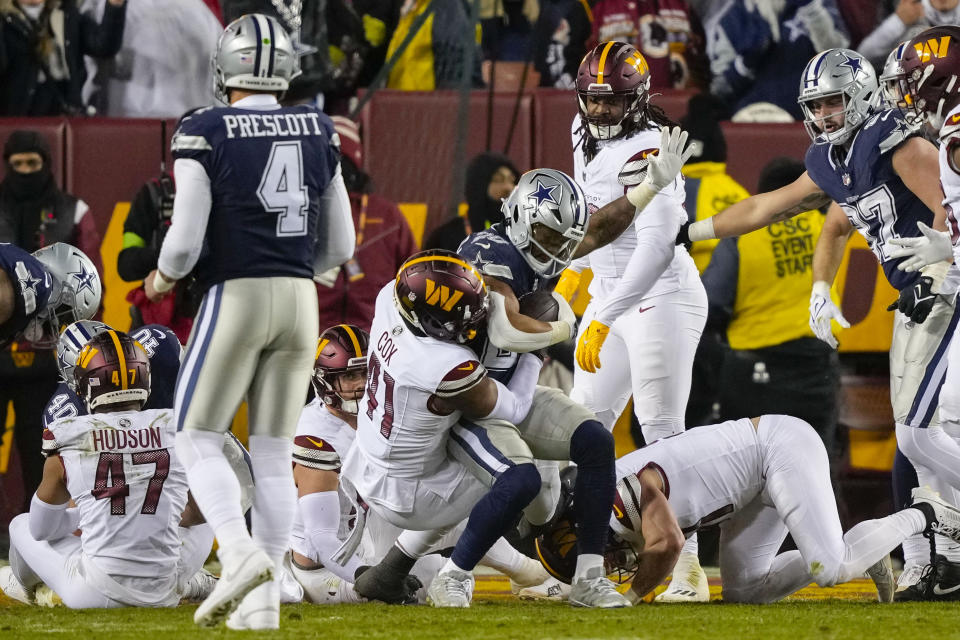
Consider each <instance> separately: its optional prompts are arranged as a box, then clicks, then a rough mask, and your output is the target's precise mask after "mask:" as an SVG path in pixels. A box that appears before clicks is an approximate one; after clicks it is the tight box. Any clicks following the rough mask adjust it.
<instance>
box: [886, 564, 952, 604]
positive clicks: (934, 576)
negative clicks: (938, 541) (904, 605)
mask: <svg viewBox="0 0 960 640" xmlns="http://www.w3.org/2000/svg"><path fill="white" fill-rule="evenodd" d="M904 573H906V572H904ZM894 600H895V601H896V602H920V601H924V602H953V601H957V600H960V564H957V563H955V562H950V561H949V560H947V558H945V557H944V556H942V555H940V554H937V555H936V557H935V560H934V563H933V565H927V566H926V567H923V569H922V571H921V573H920V577H919V579H918V580H917V582H916V583H914V584H912V585H910V586H909V587H907V588H905V589H903V590H898V591H897V593H896V594H895V596H894Z"/></svg>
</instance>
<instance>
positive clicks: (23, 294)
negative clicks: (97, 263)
mask: <svg viewBox="0 0 960 640" xmlns="http://www.w3.org/2000/svg"><path fill="white" fill-rule="evenodd" d="M100 293H101V286H100V275H99V274H98V273H97V269H96V267H94V266H93V263H92V262H91V261H90V259H89V258H88V257H87V256H85V255H84V254H83V252H82V251H80V250H79V249H77V248H76V247H73V246H71V245H69V244H65V243H63V242H57V243H55V244H52V245H50V246H48V247H44V248H43V249H40V250H38V251H36V252H34V253H33V254H29V253H27V252H26V251H24V250H23V249H20V248H19V247H17V246H15V245H12V244H6V243H0V346H6V345H8V344H9V343H10V342H12V341H14V340H26V341H28V342H30V343H32V344H33V345H34V346H35V347H38V348H51V347H53V346H54V345H55V344H56V343H57V338H58V337H59V336H60V329H61V327H63V326H64V325H68V324H70V323H71V322H76V321H77V320H86V319H89V318H92V317H93V315H94V314H95V313H96V312H97V309H98V308H99V306H100Z"/></svg>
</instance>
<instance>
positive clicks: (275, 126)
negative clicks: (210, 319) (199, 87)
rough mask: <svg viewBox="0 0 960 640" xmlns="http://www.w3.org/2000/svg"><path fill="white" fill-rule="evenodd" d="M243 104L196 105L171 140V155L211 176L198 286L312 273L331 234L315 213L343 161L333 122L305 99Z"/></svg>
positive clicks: (199, 261)
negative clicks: (318, 245)
mask: <svg viewBox="0 0 960 640" xmlns="http://www.w3.org/2000/svg"><path fill="white" fill-rule="evenodd" d="M252 99H254V98H247V100H252ZM248 106H250V107H252V108H238V107H210V108H206V109H200V110H199V111H196V112H194V113H193V114H191V115H190V116H188V117H186V118H184V119H183V121H182V122H181V123H180V126H179V128H178V129H177V132H176V133H175V134H174V137H173V140H172V142H171V148H172V151H173V157H174V159H175V160H179V159H190V160H195V161H197V162H199V163H200V164H201V165H202V166H203V168H204V170H205V171H206V174H207V176H208V177H209V179H210V193H211V195H212V198H213V203H212V208H211V210H210V217H209V220H208V222H207V228H206V235H205V237H204V242H203V250H202V252H201V254H200V257H199V259H198V261H197V265H196V275H197V279H198V281H199V284H200V286H201V289H200V290H201V291H206V289H208V288H209V287H210V286H211V285H214V284H217V283H220V282H223V281H225V280H232V279H235V278H250V277H253V278H263V277H271V276H294V277H303V278H312V277H313V259H314V248H315V243H316V242H317V241H320V242H324V241H325V240H326V238H327V237H328V235H329V234H327V233H326V232H325V231H324V225H326V224H327V221H326V220H320V215H319V214H320V197H321V196H322V195H323V193H324V191H325V190H326V189H327V186H328V185H329V184H330V182H331V180H332V179H333V177H334V175H335V174H336V172H337V168H338V166H339V162H340V153H339V138H338V137H337V135H336V133H335V132H334V129H333V123H332V122H331V120H330V119H329V118H328V117H327V116H326V115H325V114H323V113H322V112H321V111H319V110H318V109H316V108H315V107H311V106H307V105H301V106H296V107H281V106H280V105H278V104H276V102H271V103H263V104H261V103H253V104H250V105H248ZM318 225H320V228H319V230H318Z"/></svg>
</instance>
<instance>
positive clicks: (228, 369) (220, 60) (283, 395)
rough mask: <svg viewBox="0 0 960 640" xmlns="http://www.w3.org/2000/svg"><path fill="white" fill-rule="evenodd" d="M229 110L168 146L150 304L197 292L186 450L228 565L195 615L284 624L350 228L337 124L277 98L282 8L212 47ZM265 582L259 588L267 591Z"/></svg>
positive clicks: (246, 625) (182, 406)
mask: <svg viewBox="0 0 960 640" xmlns="http://www.w3.org/2000/svg"><path fill="white" fill-rule="evenodd" d="M214 68H215V73H214V76H215V81H216V87H215V89H216V94H217V96H218V98H220V99H221V100H223V101H224V102H228V103H229V106H226V107H210V108H206V109H200V110H198V111H195V112H194V113H192V114H191V115H190V116H188V117H186V118H184V119H183V121H182V122H181V124H180V126H179V128H178V129H177V132H176V134H175V135H174V138H173V141H172V143H171V144H172V149H173V156H174V176H175V178H176V183H177V194H176V198H175V200H174V204H173V219H172V223H171V225H170V229H169V231H168V232H167V235H166V237H165V238H164V242H163V246H162V248H161V250H160V257H159V260H158V269H157V271H155V272H153V273H151V274H150V275H148V277H147V279H146V281H145V291H146V294H147V296H148V298H150V299H151V300H153V301H156V300H159V299H160V298H161V297H162V296H163V295H165V294H167V293H169V292H170V290H171V289H172V288H173V286H174V284H175V282H176V281H177V280H179V279H181V278H183V277H185V276H186V275H187V274H188V273H191V272H192V273H194V274H195V275H196V278H197V284H198V287H199V290H200V291H202V292H204V293H203V301H202V303H201V305H200V309H199V311H198V313H197V318H196V321H195V323H194V325H193V329H192V331H191V334H190V340H189V343H188V345H187V351H186V354H185V356H184V362H183V366H182V368H181V370H180V375H179V376H178V378H177V386H176V393H175V399H174V412H175V414H176V417H177V424H178V428H179V431H178V433H177V445H178V451H179V453H180V455H181V457H182V459H183V461H184V466H185V467H186V469H187V475H188V477H189V479H190V487H191V489H192V493H193V495H194V497H195V498H196V501H197V504H198V505H199V506H200V509H201V511H202V512H203V514H204V516H205V517H206V519H207V522H209V523H210V525H211V526H212V527H213V529H214V531H215V532H216V536H217V540H218V542H219V544H220V549H219V556H220V559H221V562H222V565H223V573H222V575H221V579H220V581H219V582H218V583H217V587H216V588H215V589H214V591H213V593H212V594H211V595H210V597H209V598H207V599H206V600H205V601H204V602H203V604H202V605H201V606H200V607H199V608H198V609H197V611H196V614H195V616H194V620H195V621H196V622H197V623H198V624H201V625H207V626H212V625H216V624H218V623H219V622H221V621H223V620H225V619H227V618H228V617H229V616H230V614H231V613H232V612H233V611H234V610H235V609H237V608H238V607H239V608H240V613H239V614H238V615H237V616H233V617H230V620H231V621H232V622H231V623H230V625H231V627H232V628H243V629H275V628H277V627H278V626H279V620H280V612H279V611H280V610H279V605H280V589H279V584H278V583H277V582H276V581H275V580H274V576H275V572H276V571H277V570H279V568H280V567H281V565H282V561H283V557H284V555H285V553H286V551H287V549H288V548H289V544H290V529H291V526H292V525H293V517H294V514H295V513H296V509H297V503H296V491H295V487H294V483H293V471H292V468H291V465H290V455H291V449H292V446H293V436H294V433H295V431H296V425H297V418H298V416H299V415H300V411H301V409H302V408H303V398H304V397H305V395H306V392H307V389H308V387H309V384H310V371H311V368H312V365H313V359H312V357H311V356H312V355H313V351H314V346H315V341H316V339H317V336H318V335H319V327H318V313H317V293H316V287H315V285H314V282H313V276H314V274H319V273H323V272H324V271H326V270H327V269H330V268H332V267H334V266H337V265H340V264H342V263H343V262H345V261H346V260H347V259H348V258H349V257H350V256H351V255H352V254H353V250H354V245H355V243H356V238H355V234H354V229H353V220H352V217H351V213H350V199H349V197H348V195H347V191H346V188H345V187H344V184H343V178H342V176H341V174H340V164H339V152H338V148H339V142H338V137H337V134H336V132H335V131H334V127H333V123H332V122H331V121H330V119H329V118H328V117H327V116H326V115H324V114H323V113H322V112H320V111H319V110H318V109H317V108H315V107H313V106H308V105H300V106H292V107H281V106H280V104H279V103H278V98H279V97H280V96H281V95H282V94H283V92H284V91H286V90H287V88H288V86H289V83H290V81H291V80H293V78H295V77H296V76H297V75H298V74H299V69H298V62H297V54H296V52H295V51H294V47H293V43H292V42H291V40H290V38H289V36H288V35H287V33H286V32H285V31H284V30H283V28H282V27H281V26H280V23H279V22H278V21H277V20H276V19H275V18H273V17H268V16H264V15H261V14H248V15H245V16H242V17H241V18H238V19H237V20H235V21H234V22H232V23H230V24H229V25H228V26H227V28H226V29H225V30H224V32H223V35H221V37H220V41H219V43H218V45H217V51H216V53H215V56H214ZM245 397H246V398H247V399H248V402H249V416H250V420H249V422H250V433H251V436H250V451H251V454H252V464H253V471H254V473H253V476H254V479H255V488H254V492H255V498H254V508H253V517H252V536H251V533H250V532H248V530H247V526H246V522H245V521H244V518H243V512H242V509H241V505H240V490H239V489H240V488H239V486H238V484H237V481H236V478H235V476H234V474H233V473H231V471H230V465H229V463H228V461H227V460H226V459H225V458H224V455H223V453H222V450H221V447H222V440H223V438H222V434H223V433H225V432H226V431H227V430H228V429H229V428H230V424H231V421H232V419H233V416H234V414H235V413H236V411H237V409H238V408H239V406H240V403H241V401H242V400H243V399H244V398H245ZM260 585H264V586H262V587H261V588H257V587H259V586H260Z"/></svg>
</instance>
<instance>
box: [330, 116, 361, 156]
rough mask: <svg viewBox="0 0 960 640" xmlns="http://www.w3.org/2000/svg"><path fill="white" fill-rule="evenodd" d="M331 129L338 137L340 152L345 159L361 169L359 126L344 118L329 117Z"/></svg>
mask: <svg viewBox="0 0 960 640" xmlns="http://www.w3.org/2000/svg"><path fill="white" fill-rule="evenodd" d="M330 119H331V120H333V128H334V129H335V130H336V132H337V134H339V135H340V152H341V153H342V154H343V156H344V157H345V158H350V161H351V162H353V164H355V165H356V167H357V168H358V169H362V168H363V143H362V142H361V140H360V125H358V124H357V123H356V122H354V121H353V120H351V119H350V118H346V117H344V116H331V118H330Z"/></svg>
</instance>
